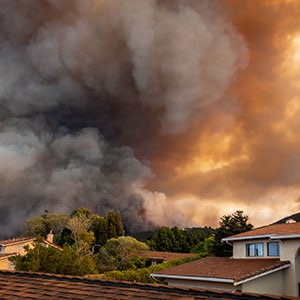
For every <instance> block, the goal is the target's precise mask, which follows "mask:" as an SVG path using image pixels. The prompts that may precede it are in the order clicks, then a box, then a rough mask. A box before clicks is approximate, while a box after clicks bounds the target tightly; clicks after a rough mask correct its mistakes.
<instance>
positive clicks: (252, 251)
mask: <svg viewBox="0 0 300 300" xmlns="http://www.w3.org/2000/svg"><path fill="white" fill-rule="evenodd" d="M246 253H247V256H264V244H263V243H252V244H247V245H246Z"/></svg>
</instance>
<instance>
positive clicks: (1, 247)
mask: <svg viewBox="0 0 300 300" xmlns="http://www.w3.org/2000/svg"><path fill="white" fill-rule="evenodd" d="M35 240H36V238H33V237H23V238H12V239H8V240H2V241H0V270H14V269H15V268H14V265H13V263H12V262H10V260H9V258H10V257H13V256H16V255H18V254H20V255H24V254H26V252H25V249H24V247H25V246H28V247H29V248H33V247H34V242H35ZM43 244H44V245H45V247H49V246H50V247H54V248H56V249H59V250H61V248H60V247H59V246H57V245H55V244H54V243H53V234H52V233H49V234H48V235H47V239H45V240H44V241H43Z"/></svg>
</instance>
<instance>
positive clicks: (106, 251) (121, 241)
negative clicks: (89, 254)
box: [94, 236, 148, 272]
mask: <svg viewBox="0 0 300 300" xmlns="http://www.w3.org/2000/svg"><path fill="white" fill-rule="evenodd" d="M147 249H148V247H147V245H146V244H145V243H143V242H139V241H137V240H136V239H135V238H133V237H130V236H120V237H118V238H112V239H109V240H108V241H107V242H106V244H105V245H104V246H103V247H102V248H101V249H100V251H99V252H98V253H97V254H96V255H95V256H94V258H95V261H96V263H97V265H98V268H99V270H100V272H104V271H110V270H125V269H129V268H132V267H134V264H135V262H138V263H140V261H139V260H136V257H139V256H141V252H143V251H145V250H147Z"/></svg>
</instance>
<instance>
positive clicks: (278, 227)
mask: <svg viewBox="0 0 300 300" xmlns="http://www.w3.org/2000/svg"><path fill="white" fill-rule="evenodd" d="M252 238H271V239H272V238H276V239H289V238H300V222H292V223H284V224H272V225H268V226H263V227H258V228H255V229H252V230H250V231H246V232H243V233H239V234H236V235H232V236H229V237H227V238H224V239H223V241H234V240H247V239H252Z"/></svg>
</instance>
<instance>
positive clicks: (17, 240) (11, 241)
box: [0, 237, 35, 246]
mask: <svg viewBox="0 0 300 300" xmlns="http://www.w3.org/2000/svg"><path fill="white" fill-rule="evenodd" d="M33 240H35V238H33V237H23V238H13V239H9V240H2V241H0V245H1V246H7V245H13V244H18V243H21V242H30V241H33Z"/></svg>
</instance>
